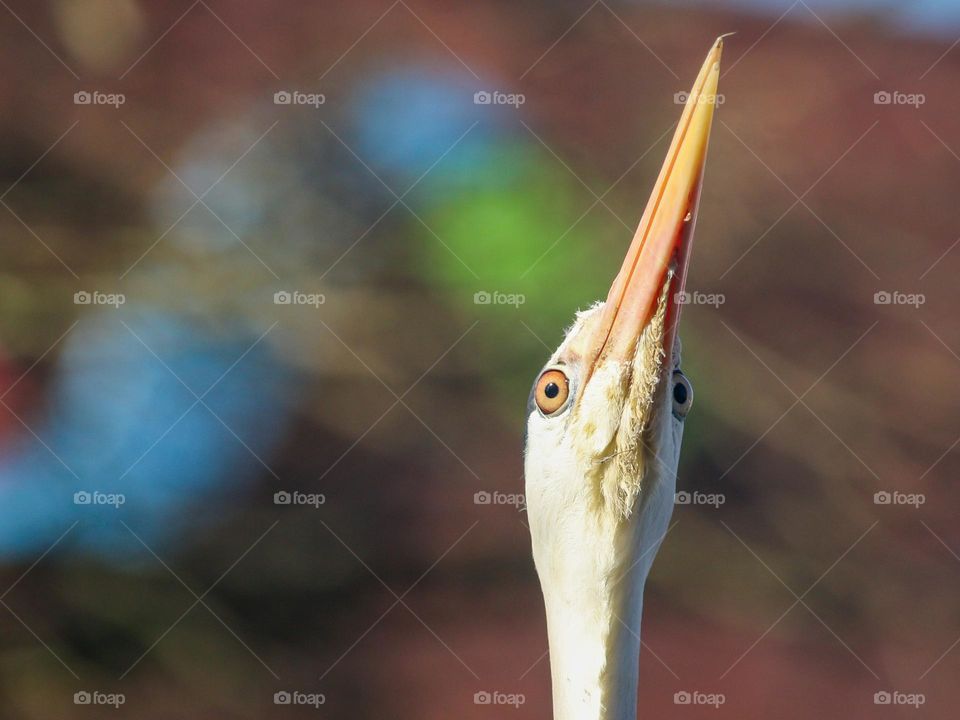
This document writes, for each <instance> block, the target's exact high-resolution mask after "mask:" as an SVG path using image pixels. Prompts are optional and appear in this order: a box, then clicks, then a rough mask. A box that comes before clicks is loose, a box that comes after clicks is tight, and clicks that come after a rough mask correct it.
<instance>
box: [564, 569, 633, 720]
mask: <svg viewBox="0 0 960 720" xmlns="http://www.w3.org/2000/svg"><path fill="white" fill-rule="evenodd" d="M635 580H636V578H634V582H627V583H624V584H622V585H619V587H617V588H616V589H614V590H612V591H609V592H608V593H607V595H606V596H605V597H601V596H600V592H598V593H597V595H596V597H589V595H590V592H589V590H585V589H583V588H581V592H580V593H579V594H571V593H570V592H565V593H564V592H557V593H552V592H547V593H545V599H546V610H547V632H548V636H549V640H550V666H551V675H552V685H553V708H554V709H553V712H554V720H636V717H637V682H638V678H637V676H638V665H639V656H640V614H641V602H642V592H643V582H642V579H641V580H640V582H639V583H637V582H635ZM594 587H597V586H594ZM601 592H602V591H601Z"/></svg>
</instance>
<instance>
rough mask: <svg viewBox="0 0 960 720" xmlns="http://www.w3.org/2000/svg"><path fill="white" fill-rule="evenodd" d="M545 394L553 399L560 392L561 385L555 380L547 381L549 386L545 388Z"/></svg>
mask: <svg viewBox="0 0 960 720" xmlns="http://www.w3.org/2000/svg"><path fill="white" fill-rule="evenodd" d="M543 394H544V395H546V396H547V397H548V398H550V399H551V400H553V399H554V398H555V397H556V396H557V395H559V394H560V386H559V385H557V384H556V383H555V382H552V383H547V386H546V387H545V388H544V389H543Z"/></svg>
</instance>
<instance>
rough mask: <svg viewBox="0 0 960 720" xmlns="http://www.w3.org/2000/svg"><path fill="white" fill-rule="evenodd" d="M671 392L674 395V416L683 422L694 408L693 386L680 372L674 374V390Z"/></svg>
mask: <svg viewBox="0 0 960 720" xmlns="http://www.w3.org/2000/svg"><path fill="white" fill-rule="evenodd" d="M670 392H671V394H672V395H673V414H674V415H675V416H676V417H678V418H680V419H681V420H682V419H683V418H685V417H686V416H687V413H688V412H690V408H691V407H692V406H693V386H692V385H690V381H689V380H687V376H686V375H684V374H683V373H682V372H680V371H679V370H678V371H677V372H675V373H674V374H673V389H672V390H671V391H670Z"/></svg>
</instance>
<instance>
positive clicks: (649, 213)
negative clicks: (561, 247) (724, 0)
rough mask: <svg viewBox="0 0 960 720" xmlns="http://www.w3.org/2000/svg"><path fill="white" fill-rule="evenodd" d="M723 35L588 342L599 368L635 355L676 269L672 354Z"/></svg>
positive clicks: (668, 336) (670, 312) (669, 336)
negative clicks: (639, 340)
mask: <svg viewBox="0 0 960 720" xmlns="http://www.w3.org/2000/svg"><path fill="white" fill-rule="evenodd" d="M723 37H724V36H721V37H719V38H717V41H716V42H715V43H714V45H713V47H712V48H711V49H710V52H709V53H708V54H707V58H706V60H705V61H704V63H703V67H702V68H700V74H699V75H698V76H697V80H696V82H695V83H694V85H693V89H692V90H691V91H690V95H689V96H688V97H687V101H686V105H685V107H684V109H683V114H682V115H681V116H680V123H679V124H678V126H677V130H676V133H675V134H674V136H673V141H672V142H671V143H670V149H669V151H668V152H667V158H666V160H665V161H664V164H663V168H662V169H661V170H660V175H659V177H658V178H657V183H656V185H655V186H654V188H653V193H652V194H651V196H650V200H649V201H648V202H647V207H646V209H645V210H644V211H643V216H642V217H641V219H640V225H639V227H638V228H637V232H636V234H635V235H634V236H633V242H632V243H631V244H630V249H629V250H628V251H627V256H626V258H625V259H624V261H623V266H622V267H621V268H620V272H619V273H618V274H617V277H616V278H615V279H614V281H613V285H612V286H611V287H610V293H609V294H608V295H607V302H606V304H605V306H604V308H603V311H602V313H601V316H600V323H599V325H598V326H597V328H596V330H595V332H594V333H593V334H592V337H591V338H589V339H588V340H587V343H588V347H586V348H584V349H583V351H584V352H583V355H584V357H586V358H587V359H588V365H589V367H590V372H591V373H592V371H593V369H594V368H596V367H597V366H598V365H599V364H600V363H601V362H602V361H606V360H614V361H629V360H630V359H631V358H632V357H633V352H634V348H635V347H636V343H637V339H638V338H639V337H640V335H641V333H642V332H643V329H644V327H646V325H647V323H648V322H649V320H650V317H651V315H652V313H653V312H654V310H655V309H656V307H657V301H658V299H659V296H660V293H661V291H662V290H663V285H664V282H665V281H666V277H667V273H668V272H669V273H672V276H671V280H670V283H671V286H670V288H669V291H668V307H667V319H666V326H665V327H666V331H665V333H664V338H663V348H664V350H665V351H666V352H667V353H669V352H670V351H671V349H672V347H673V339H674V336H675V335H676V328H677V324H678V321H679V317H680V302H679V297H680V295H681V294H682V292H683V288H684V283H685V280H686V274H687V263H688V262H689V259H690V246H691V243H692V240H693V230H694V226H695V225H696V220H697V208H698V205H699V201H700V186H701V184H702V181H703V169H704V164H705V162H706V159H707V143H708V140H709V138H710V126H711V124H712V121H713V111H714V108H715V106H716V99H717V82H718V80H719V77H720V53H721V51H722V50H723ZM590 359H592V361H590Z"/></svg>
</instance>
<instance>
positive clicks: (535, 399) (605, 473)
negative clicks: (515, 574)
mask: <svg viewBox="0 0 960 720" xmlns="http://www.w3.org/2000/svg"><path fill="white" fill-rule="evenodd" d="M722 46H723V43H722V39H718V40H717V42H716V43H715V45H714V46H713V47H712V48H711V51H710V53H709V55H708V56H707V59H706V61H705V62H704V64H703V67H702V69H701V71H700V74H699V76H698V78H697V81H696V83H695V84H694V87H693V90H692V91H691V93H690V95H689V96H688V99H687V102H686V106H685V108H684V111H683V115H682V117H681V119H680V122H679V124H678V127H677V130H676V133H675V135H674V138H673V142H672V143H671V146H670V149H669V151H668V153H667V158H666V161H665V162H664V165H663V168H662V170H661V171H660V175H659V177H658V179H657V183H656V185H655V187H654V190H653V193H652V195H651V197H650V200H649V202H648V204H647V207H646V210H645V211H644V213H643V216H642V218H641V220H640V225H639V227H638V229H637V232H636V234H635V236H634V238H633V241H632V243H631V245H630V248H629V250H628V252H627V255H626V258H625V259H624V261H623V265H622V267H621V269H620V272H619V273H618V275H617V276H616V278H615V279H614V281H613V284H612V286H611V288H610V291H609V294H608V296H607V299H606V301H605V302H602V303H598V304H596V305H595V306H593V307H592V308H590V309H588V310H586V311H584V312H581V313H578V315H577V317H576V319H575V321H574V323H573V325H572V326H571V328H570V329H569V331H568V332H567V334H566V337H565V338H564V340H563V342H562V344H561V345H560V347H559V348H558V349H557V350H556V352H554V353H553V355H552V356H551V357H550V359H549V361H548V362H547V364H546V365H545V366H544V368H543V370H542V371H541V372H540V374H539V375H538V377H537V379H536V380H535V382H534V385H533V389H532V391H531V395H530V404H529V408H528V423H527V457H526V476H527V500H528V509H529V510H530V512H531V516H532V517H531V520H532V522H534V523H538V522H553V521H555V520H561V521H562V517H559V515H560V514H561V513H563V512H564V511H565V510H569V511H575V512H577V513H581V514H582V513H597V514H601V515H604V516H607V517H609V518H611V519H618V520H624V519H628V518H630V517H631V516H632V515H633V514H634V511H635V509H636V506H637V502H638V497H639V496H640V495H641V494H642V493H643V491H644V487H645V482H644V481H645V477H646V476H647V474H648V472H649V471H650V469H651V468H657V467H659V468H660V469H668V470H670V469H672V471H673V472H674V473H675V470H676V464H677V459H678V454H679V447H680V436H681V434H682V428H683V420H684V417H685V416H686V414H687V411H688V410H689V408H690V405H691V403H692V400H693V391H692V388H691V386H690V384H689V382H688V381H687V379H686V378H685V376H684V375H683V373H682V372H681V370H680V346H679V340H678V339H677V333H676V331H677V323H678V321H679V317H680V309H681V306H682V304H683V298H684V297H685V295H684V282H685V277H686V268H687V262H688V260H689V257H690V246H691V240H692V237H693V229H694V226H695V224H696V216H697V206H698V201H699V195H700V185H701V180H702V177H703V168H704V161H705V159H706V151H707V141H708V138H709V134H710V126H711V122H712V118H713V111H714V106H715V98H716V88H717V80H718V76H719V59H720V52H721V49H722ZM671 496H672V492H671ZM537 513H539V514H540V516H541V517H539V518H538V517H533V515H534V514H537Z"/></svg>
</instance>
